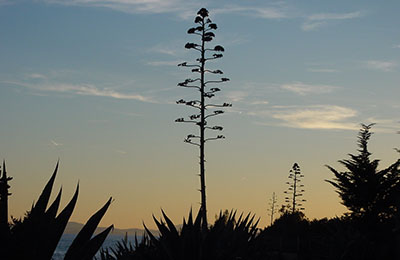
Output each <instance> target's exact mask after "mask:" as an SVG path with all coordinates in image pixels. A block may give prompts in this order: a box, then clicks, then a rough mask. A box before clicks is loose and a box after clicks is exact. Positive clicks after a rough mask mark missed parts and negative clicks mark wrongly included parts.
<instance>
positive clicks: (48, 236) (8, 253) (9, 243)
mask: <svg viewBox="0 0 400 260" xmlns="http://www.w3.org/2000/svg"><path fill="white" fill-rule="evenodd" d="M57 170H58V163H57V166H56V168H55V170H54V173H53V175H52V176H51V178H50V180H49V181H48V182H47V184H46V186H45V187H44V189H43V191H42V193H41V195H40V196H39V199H38V200H37V202H36V203H35V204H34V205H33V206H32V209H31V210H30V211H28V212H27V213H26V215H25V216H24V217H23V218H21V219H16V218H13V220H12V223H11V224H10V225H9V226H8V227H7V231H6V232H4V230H2V232H1V233H0V241H1V243H0V259H10V260H12V259H41V260H46V259H49V260H50V259H52V257H53V255H54V252H55V249H56V247H57V244H58V242H59V241H60V239H61V236H62V234H63V232H64V230H65V227H66V225H67V223H68V220H69V218H70V217H71V214H72V212H73V210H74V208H75V204H76V201H77V199H78V193H79V184H78V185H77V187H76V190H75V193H74V195H73V197H72V199H71V200H70V201H69V203H68V204H67V206H65V208H64V209H63V210H62V211H61V212H60V213H59V214H58V215H57V211H58V208H59V205H60V200H61V192H62V190H61V189H60V191H59V193H58V195H57V197H56V198H55V200H54V201H53V203H51V205H50V206H49V207H47V206H48V203H49V199H50V195H51V192H52V188H53V184H54V181H55V178H56V175H57ZM3 199H6V198H4V197H2V200H3ZM110 203H111V198H110V199H109V200H108V201H107V202H106V203H105V205H104V206H103V207H102V208H101V209H99V210H98V211H97V212H96V213H95V214H93V215H92V216H91V217H90V219H89V220H88V221H87V222H86V224H85V225H84V226H83V228H82V229H81V231H80V232H79V233H78V235H77V236H76V237H75V239H74V241H73V242H72V244H71V245H70V247H69V249H68V251H67V253H66V255H65V257H64V259H65V260H80V259H82V260H83V259H92V258H93V257H94V256H95V254H96V253H97V251H98V250H99V248H100V247H101V245H102V244H103V242H104V240H105V239H106V237H107V235H108V234H109V233H110V231H111V230H112V228H113V226H112V225H111V226H109V227H108V228H107V229H106V230H104V231H103V232H101V233H100V234H98V235H96V236H94V237H92V236H93V233H94V231H95V229H96V228H97V226H98V224H99V222H100V220H101V219H102V217H103V216H104V214H105V212H106V211H107V209H108V207H109V205H110Z"/></svg>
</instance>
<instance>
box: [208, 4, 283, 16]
mask: <svg viewBox="0 0 400 260" xmlns="http://www.w3.org/2000/svg"><path fill="white" fill-rule="evenodd" d="M213 13H214V14H226V13H229V14H230V13H239V14H242V15H246V16H253V17H258V18H264V19H282V18H287V17H288V15H287V14H286V13H285V12H284V11H283V10H282V9H280V8H276V7H261V8H260V7H245V6H238V5H231V6H225V7H223V8H217V9H213Z"/></svg>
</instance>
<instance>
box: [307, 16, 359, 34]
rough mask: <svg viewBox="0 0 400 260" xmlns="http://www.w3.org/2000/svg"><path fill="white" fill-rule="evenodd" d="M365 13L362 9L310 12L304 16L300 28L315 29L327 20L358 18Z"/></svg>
mask: <svg viewBox="0 0 400 260" xmlns="http://www.w3.org/2000/svg"><path fill="white" fill-rule="evenodd" d="M364 15H365V13H364V12H362V11H356V12H350V13H320V14H312V15H309V16H307V17H306V21H305V22H304V23H303V24H302V26H301V28H302V29H303V30H304V31H312V30H316V29H318V28H319V27H321V26H324V25H326V24H327V23H328V22H329V21H339V20H349V19H355V18H360V17H362V16H364Z"/></svg>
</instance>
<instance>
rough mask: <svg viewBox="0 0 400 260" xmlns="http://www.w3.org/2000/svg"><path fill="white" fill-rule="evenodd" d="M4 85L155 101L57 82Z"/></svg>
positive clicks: (94, 87)
mask: <svg viewBox="0 0 400 260" xmlns="http://www.w3.org/2000/svg"><path fill="white" fill-rule="evenodd" d="M3 83H7V84H13V85H17V86H21V87H25V88H28V89H31V90H34V91H39V92H57V93H69V94H75V95H84V96H97V97H110V98H115V99H132V100H139V101H142V102H152V103H154V102H155V101H154V100H153V99H152V98H150V97H146V96H142V95H139V94H131V93H121V92H118V91H116V90H113V89H110V88H99V87H96V86H95V85H92V84H69V83H57V82H40V83H26V82H19V81H3Z"/></svg>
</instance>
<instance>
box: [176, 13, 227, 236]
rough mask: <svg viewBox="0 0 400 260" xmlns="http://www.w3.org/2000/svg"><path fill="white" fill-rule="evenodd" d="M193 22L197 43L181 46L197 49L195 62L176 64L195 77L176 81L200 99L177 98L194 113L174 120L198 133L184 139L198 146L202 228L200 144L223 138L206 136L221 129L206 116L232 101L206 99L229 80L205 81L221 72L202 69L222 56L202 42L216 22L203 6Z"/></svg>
mask: <svg viewBox="0 0 400 260" xmlns="http://www.w3.org/2000/svg"><path fill="white" fill-rule="evenodd" d="M194 22H195V23H196V24H197V26H196V27H192V28H190V29H189V30H188V34H194V35H197V36H198V37H199V38H200V43H199V44H197V43H192V42H188V43H186V45H185V48H186V49H190V50H194V51H197V52H199V58H197V59H196V62H194V63H193V64H189V63H187V62H183V63H181V64H178V66H180V67H188V68H190V69H191V71H192V73H195V74H196V76H195V77H194V78H188V79H186V80H185V81H183V82H181V83H179V84H178V86H179V87H183V88H191V89H195V90H197V91H199V94H200V99H199V100H197V99H196V100H189V101H186V100H183V99H181V100H178V101H177V102H176V103H177V104H182V105H186V106H189V107H192V108H194V109H196V113H195V114H193V115H190V116H189V118H188V119H185V118H178V119H176V120H175V122H181V123H192V124H195V125H196V126H198V127H199V134H198V135H197V134H189V135H188V136H187V137H186V138H185V139H184V142H185V143H188V144H192V145H195V146H198V147H199V150H200V174H199V176H200V192H201V216H202V227H203V228H204V229H208V224H207V206H206V185H205V154H204V147H205V143H206V142H208V141H212V140H218V139H224V138H225V136H223V135H215V136H212V137H206V135H205V132H206V130H210V131H222V130H223V127H222V126H218V125H215V126H209V125H208V122H207V121H208V119H209V118H210V117H214V116H217V115H221V114H223V113H224V111H223V110H221V108H223V107H231V106H232V104H228V103H222V104H213V103H210V102H207V101H208V100H210V99H212V98H213V97H214V96H215V94H216V93H217V92H219V91H220V90H221V89H219V88H217V87H212V86H213V85H214V86H215V84H218V83H223V82H226V81H229V79H228V78H224V77H221V78H219V79H211V80H206V75H207V74H208V75H211V74H213V75H222V74H223V72H222V71H221V70H219V69H215V70H211V69H208V68H206V63H207V62H208V61H210V60H215V59H220V58H222V56H223V55H222V54H221V52H224V48H223V47H222V46H220V45H216V46H214V47H213V48H208V47H207V46H206V45H207V44H208V43H209V42H211V41H212V40H213V39H214V37H215V34H214V33H213V31H214V30H216V29H217V25H216V24H215V23H213V22H211V20H210V19H209V18H208V11H207V9H205V8H202V9H200V11H198V12H197V16H196V18H195V20H194Z"/></svg>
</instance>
